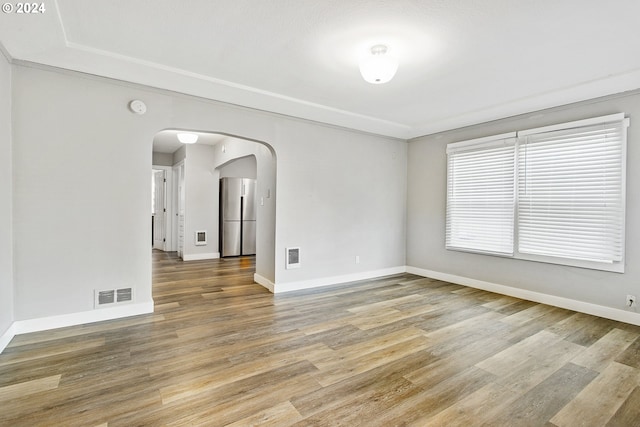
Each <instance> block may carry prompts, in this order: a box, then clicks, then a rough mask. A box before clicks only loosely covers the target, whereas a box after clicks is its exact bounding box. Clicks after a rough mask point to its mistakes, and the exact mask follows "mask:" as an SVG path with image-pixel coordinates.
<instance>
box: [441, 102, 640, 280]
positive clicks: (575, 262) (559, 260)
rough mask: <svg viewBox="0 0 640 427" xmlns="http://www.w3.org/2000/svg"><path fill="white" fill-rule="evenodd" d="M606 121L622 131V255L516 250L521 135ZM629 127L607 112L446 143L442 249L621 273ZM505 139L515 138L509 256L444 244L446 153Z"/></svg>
mask: <svg viewBox="0 0 640 427" xmlns="http://www.w3.org/2000/svg"><path fill="white" fill-rule="evenodd" d="M609 122H620V123H621V124H622V126H623V131H622V141H621V148H620V150H621V153H620V155H621V171H620V174H621V188H620V194H621V195H622V197H621V199H622V200H621V210H622V219H621V224H620V226H621V227H620V229H621V236H620V237H621V239H622V257H621V261H619V262H616V261H612V262H604V261H591V260H582V259H574V258H564V257H557V256H547V255H534V254H528V253H521V252H520V251H519V250H518V249H519V246H520V245H519V243H520V240H519V234H520V233H519V230H520V225H519V209H520V206H519V203H520V191H519V179H518V176H519V167H520V161H519V154H520V147H521V146H522V145H523V144H524V143H525V142H524V141H525V140H526V139H525V138H526V137H527V136H530V135H537V134H542V133H548V132H554V131H561V130H568V129H572V128H580V127H584V126H590V125H597V124H602V123H609ZM628 126H629V119H628V118H625V115H624V113H616V114H610V115H606V116H599V117H593V118H589V119H584V120H576V121H571V122H566V123H558V124H554V125H550V126H543V127H537V128H531V129H525V130H522V131H516V132H509V133H503V134H498V135H493V136H487V137H483V138H476V139H472V140H466V141H460V142H454V143H449V144H447V147H446V152H447V172H446V173H447V183H446V184H447V190H446V192H447V201H446V207H445V209H446V212H445V248H446V249H447V250H451V251H458V252H469V253H476V254H482V255H490V256H498V257H501V258H513V259H520V260H525V261H534V262H543V263H548V264H557V265H565V266H571V267H579V268H587V269H594V270H602V271H610V272H616V273H624V269H625V255H626V248H625V239H626V198H627V191H626V180H627V170H626V169H627V133H628V132H627V128H628ZM508 138H515V139H516V141H515V150H514V174H513V176H514V183H513V184H514V192H515V194H514V206H513V209H514V220H513V238H512V239H513V255H509V254H497V253H494V252H488V251H481V250H477V249H466V248H461V247H449V246H448V245H447V241H446V239H447V232H446V230H447V229H448V227H449V211H448V208H449V203H450V201H449V197H450V195H449V158H448V156H449V154H450V153H455V152H456V151H460V150H465V149H467V150H473V149H478V148H481V147H482V146H487V145H490V144H491V143H492V142H497V141H499V140H504V139H508Z"/></svg>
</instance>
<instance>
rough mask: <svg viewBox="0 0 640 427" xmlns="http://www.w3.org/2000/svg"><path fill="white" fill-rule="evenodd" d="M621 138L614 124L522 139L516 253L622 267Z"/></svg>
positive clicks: (620, 124) (620, 125) (621, 125)
mask: <svg viewBox="0 0 640 427" xmlns="http://www.w3.org/2000/svg"><path fill="white" fill-rule="evenodd" d="M625 136H626V122H625V121H624V120H618V121H615V122H608V123H601V124H597V125H588V126H581V127H578V128H573V129H563V130H557V131H551V132H543V133H538V134H532V135H528V136H526V137H524V138H523V139H522V140H521V142H520V146H519V155H518V164H519V173H518V202H519V204H518V251H519V252H520V253H523V254H533V255H545V256H552V257H561V258H570V259H577V260H587V261H596V262H607V263H612V262H619V261H622V257H623V251H624V188H625V187H624V170H625V169H624V152H625V150H624V147H625Z"/></svg>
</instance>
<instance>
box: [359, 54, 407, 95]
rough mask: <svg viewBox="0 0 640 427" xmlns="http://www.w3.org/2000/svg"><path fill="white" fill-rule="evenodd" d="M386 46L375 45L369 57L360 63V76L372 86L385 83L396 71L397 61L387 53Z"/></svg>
mask: <svg viewBox="0 0 640 427" xmlns="http://www.w3.org/2000/svg"><path fill="white" fill-rule="evenodd" d="M387 50H388V48H387V46H385V45H383V44H377V45H375V46H373V47H372V48H371V52H370V54H369V55H367V56H365V57H364V58H363V59H362V60H361V61H360V74H362V78H364V79H365V80H366V81H367V82H369V83H372V84H376V85H378V84H382V83H386V82H388V81H389V80H391V79H392V78H393V76H395V74H396V71H398V60H397V59H396V58H394V57H393V56H391V55H389V54H388V53H387Z"/></svg>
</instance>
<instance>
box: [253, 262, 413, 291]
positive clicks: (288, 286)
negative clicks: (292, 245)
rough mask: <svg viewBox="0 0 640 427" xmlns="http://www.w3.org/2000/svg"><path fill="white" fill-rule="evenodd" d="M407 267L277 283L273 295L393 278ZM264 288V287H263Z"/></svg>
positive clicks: (274, 285)
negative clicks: (387, 277)
mask: <svg viewBox="0 0 640 427" xmlns="http://www.w3.org/2000/svg"><path fill="white" fill-rule="evenodd" d="M405 272H406V267H405V266H400V267H392V268H385V269H382V270H372V271H364V272H362V273H353V274H345V275H342V276H331V277H321V278H318V279H310V280H301V281H299V282H288V283H275V284H273V291H272V292H273V293H274V294H279V293H282V292H291V291H299V290H303V289H313V288H319V287H322V286H331V285H339V284H341V283H348V282H355V281H357V280H367V279H374V278H377V277H383V276H391V275H393V274H400V273H405ZM263 286H264V285H263Z"/></svg>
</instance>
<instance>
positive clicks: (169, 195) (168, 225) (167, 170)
mask: <svg viewBox="0 0 640 427" xmlns="http://www.w3.org/2000/svg"><path fill="white" fill-rule="evenodd" d="M151 169H153V170H163V171H164V179H165V180H166V185H165V195H164V197H165V199H164V204H165V206H166V209H167V215H166V217H165V221H164V227H165V228H164V235H165V239H166V240H165V243H164V250H165V251H175V250H176V248H175V245H176V243H175V240H174V239H173V235H174V233H173V221H172V218H173V217H174V215H173V209H174V207H173V198H174V197H175V196H174V191H173V173H172V170H173V168H172V167H171V166H156V165H153V166H152V167H151Z"/></svg>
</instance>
